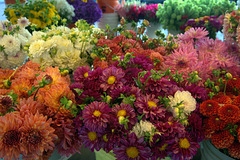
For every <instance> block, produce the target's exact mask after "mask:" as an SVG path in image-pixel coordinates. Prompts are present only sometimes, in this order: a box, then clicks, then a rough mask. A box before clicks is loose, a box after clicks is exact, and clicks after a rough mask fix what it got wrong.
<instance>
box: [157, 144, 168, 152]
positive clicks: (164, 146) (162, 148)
mask: <svg viewBox="0 0 240 160" xmlns="http://www.w3.org/2000/svg"><path fill="white" fill-rule="evenodd" d="M167 146H168V144H167V143H165V144H164V145H162V147H161V148H159V151H164V150H165V149H166V147H167Z"/></svg>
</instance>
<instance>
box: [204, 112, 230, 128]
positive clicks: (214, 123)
mask: <svg viewBox="0 0 240 160" xmlns="http://www.w3.org/2000/svg"><path fill="white" fill-rule="evenodd" d="M227 124H228V123H227V122H226V121H224V120H222V119H221V118H220V117H219V115H212V116H211V117H209V119H208V121H207V125H208V126H209V127H210V128H211V129H212V130H213V131H220V130H223V129H224V128H225V127H226V125H227Z"/></svg>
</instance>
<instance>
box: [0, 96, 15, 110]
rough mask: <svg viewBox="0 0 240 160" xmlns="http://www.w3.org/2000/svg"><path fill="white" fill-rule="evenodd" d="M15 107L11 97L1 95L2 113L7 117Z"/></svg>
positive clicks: (0, 105)
mask: <svg viewBox="0 0 240 160" xmlns="http://www.w3.org/2000/svg"><path fill="white" fill-rule="evenodd" d="M12 106H13V99H12V97H11V96H1V95H0V113H1V114H2V115H5V114H6V113H7V112H8V111H9V110H10V109H11V107H12Z"/></svg>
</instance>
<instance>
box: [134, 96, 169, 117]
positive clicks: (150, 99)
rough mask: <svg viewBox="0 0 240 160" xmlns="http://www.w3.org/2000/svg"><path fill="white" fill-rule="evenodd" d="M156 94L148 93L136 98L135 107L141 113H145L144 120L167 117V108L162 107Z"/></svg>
mask: <svg viewBox="0 0 240 160" xmlns="http://www.w3.org/2000/svg"><path fill="white" fill-rule="evenodd" d="M158 103H159V99H156V98H155V95H148V94H147V95H146V96H144V95H143V96H142V97H138V98H137V99H136V102H135V103H134V104H135V107H136V109H137V111H138V112H139V113H140V114H143V113H144V116H143V120H146V119H150V120H159V119H160V118H164V117H165V113H166V109H165V108H163V107H161V106H160V105H159V104H158Z"/></svg>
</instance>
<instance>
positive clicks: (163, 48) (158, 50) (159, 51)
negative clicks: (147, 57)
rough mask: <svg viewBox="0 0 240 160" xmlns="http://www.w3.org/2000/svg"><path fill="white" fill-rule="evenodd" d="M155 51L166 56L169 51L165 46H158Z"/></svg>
mask: <svg viewBox="0 0 240 160" xmlns="http://www.w3.org/2000/svg"><path fill="white" fill-rule="evenodd" d="M154 51H156V52H158V53H160V54H161V55H163V56H165V55H166V54H167V51H166V49H165V47H164V46H160V47H157V48H155V49H154Z"/></svg>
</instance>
